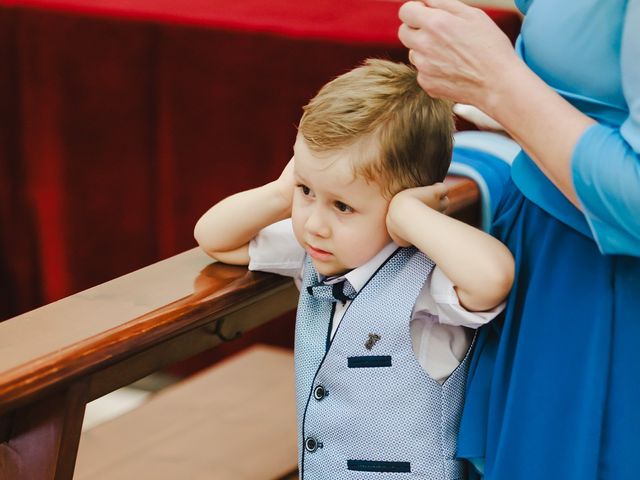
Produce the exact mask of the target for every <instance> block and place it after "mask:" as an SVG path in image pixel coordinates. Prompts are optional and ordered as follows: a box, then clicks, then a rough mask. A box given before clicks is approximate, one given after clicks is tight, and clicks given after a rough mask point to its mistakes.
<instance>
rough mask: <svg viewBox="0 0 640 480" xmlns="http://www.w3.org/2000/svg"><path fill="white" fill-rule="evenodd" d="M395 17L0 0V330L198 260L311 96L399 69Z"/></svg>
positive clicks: (246, 3) (307, 4) (371, 12)
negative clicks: (378, 70) (142, 274)
mask: <svg viewBox="0 0 640 480" xmlns="http://www.w3.org/2000/svg"><path fill="white" fill-rule="evenodd" d="M398 6H399V3H394V2H385V1H367V0H357V1H353V0H352V1H350V2H345V1H344V0H321V1H318V0H314V1H311V0H309V1H306V0H305V1H299V2H290V0H278V1H274V0H270V1H268V2H264V1H256V0H183V1H181V2H175V1H174V0H162V1H159V0H148V1H146V0H120V1H117V0H100V1H98V0H75V1H57V2H52V1H44V0H40V1H35V0H33V1H24V2H9V1H6V0H0V58H3V59H4V62H3V64H4V68H2V69H0V112H1V114H0V292H1V293H0V318H7V317H9V316H13V315H16V314H18V313H21V312H23V311H26V310H29V309H32V308H34V307H36V306H38V305H41V304H44V303H48V302H51V301H54V300H56V299H59V298H61V297H63V296H66V295H69V294H71V293H74V292H77V291H79V290H82V289H85V288H88V287H90V286H93V285H95V284H98V283H101V282H104V281H107V280H109V279H111V278H114V277H117V276H119V275H122V274H124V273H127V272H129V271H132V270H134V269H137V268H140V267H143V266H145V265H148V264H150V263H152V262H154V261H157V260H159V259H162V258H166V257H168V256H170V255H173V254H176V253H178V252H180V251H183V250H185V249H188V248H191V247H193V246H195V242H194V241H193V238H192V229H193V225H194V223H195V221H196V220H197V218H198V217H199V216H200V215H201V214H202V213H203V212H204V211H205V210H206V209H207V208H208V207H209V206H210V205H212V204H213V203H214V202H216V201H218V200H220V199H221V198H223V197H225V196H227V195H229V194H231V193H233V192H236V191H238V190H240V189H244V188H249V187H252V186H256V185H259V184H261V183H264V182H265V181H267V180H269V179H272V178H274V177H275V176H277V175H278V173H279V172H280V170H281V168H282V167H283V166H284V164H285V163H286V161H287V160H288V159H289V158H290V156H291V146H292V143H293V140H294V137H295V125H296V123H297V121H298V119H299V116H300V113H301V107H302V105H304V104H305V103H306V101H307V100H308V99H309V98H310V97H311V96H312V95H313V94H314V93H315V92H316V91H317V89H318V88H319V87H320V86H321V85H322V84H324V83H325V82H326V81H327V80H329V79H330V78H332V77H334V76H336V75H338V74H340V73H342V72H344V71H346V70H348V69H350V68H351V67H353V66H355V65H356V64H358V63H360V62H361V61H362V60H363V59H364V58H366V57H369V56H376V57H385V58H390V59H394V60H405V59H406V52H405V50H404V48H403V47H402V46H401V45H400V44H399V42H398V41H397V39H396V31H397V27H398V25H399V22H398V20H397V9H398ZM489 13H490V14H491V15H492V16H493V18H494V19H495V20H496V21H497V23H498V24H499V25H500V26H501V27H502V28H503V29H504V30H505V31H506V32H507V33H508V34H509V35H510V36H511V38H514V37H515V35H516V34H517V31H518V29H519V25H520V20H519V17H518V16H517V15H516V14H515V13H512V12H503V11H498V10H494V11H490V12H489Z"/></svg>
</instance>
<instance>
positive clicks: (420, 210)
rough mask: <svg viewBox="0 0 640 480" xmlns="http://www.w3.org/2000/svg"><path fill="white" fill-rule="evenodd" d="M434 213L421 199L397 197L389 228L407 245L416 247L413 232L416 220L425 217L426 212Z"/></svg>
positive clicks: (390, 209) (407, 196) (390, 206)
mask: <svg viewBox="0 0 640 480" xmlns="http://www.w3.org/2000/svg"><path fill="white" fill-rule="evenodd" d="M428 211H433V209H432V208H431V207H429V206H428V205H425V204H424V203H422V202H421V201H420V199H418V198H416V197H414V196H412V195H406V194H405V195H402V194H399V195H396V196H395V197H394V198H393V199H392V201H391V203H390V205H389V212H388V216H387V217H388V220H387V226H388V228H389V230H391V232H390V233H391V234H392V235H393V236H395V237H400V238H401V239H402V240H404V241H405V242H406V243H409V244H412V245H414V244H415V242H414V240H413V238H412V237H413V231H414V228H412V226H414V225H415V224H416V219H417V218H419V217H423V216H424V215H425V212H428Z"/></svg>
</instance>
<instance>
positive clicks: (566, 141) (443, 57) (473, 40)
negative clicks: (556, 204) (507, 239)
mask: <svg viewBox="0 0 640 480" xmlns="http://www.w3.org/2000/svg"><path fill="white" fill-rule="evenodd" d="M400 19H401V20H402V21H403V22H404V23H403V25H402V26H401V27H400V31H399V36H400V40H401V41H402V42H403V43H404V44H405V45H406V46H407V47H408V48H410V49H411V50H412V53H411V54H410V59H411V61H412V63H413V64H414V65H415V66H416V68H417V69H418V72H419V75H418V82H419V83H420V85H421V86H422V87H423V88H424V89H425V90H426V91H427V92H428V93H429V94H431V95H433V96H436V97H443V98H448V99H451V100H454V101H456V102H459V103H467V104H471V105H475V106H476V107H478V108H479V109H480V110H482V111H483V112H485V113H486V114H487V115H489V116H490V117H492V118H494V119H495V120H496V121H497V122H498V123H500V124H501V125H503V126H504V128H505V129H506V131H507V132H508V133H509V134H510V135H511V136H512V137H513V138H514V140H516V141H517V142H518V143H519V144H520V145H521V146H522V148H523V149H524V150H526V151H527V153H529V155H530V156H531V157H532V159H533V160H534V161H535V162H536V164H537V165H538V166H539V167H540V169H541V170H542V171H543V172H544V173H545V175H547V176H548V177H549V179H550V180H551V181H552V182H553V183H554V184H555V185H556V186H557V187H558V189H559V190H560V191H561V192H562V193H563V194H564V195H565V196H566V197H567V198H568V199H569V200H570V201H571V202H572V203H574V204H575V205H576V206H577V205H578V201H577V199H576V194H575V190H574V188H573V181H572V176H571V155H572V152H573V150H574V148H575V145H576V143H577V142H578V139H579V138H580V136H581V135H582V134H583V132H584V131H585V130H586V129H587V128H588V127H589V126H590V125H592V124H593V123H594V121H593V120H591V119H590V118H589V117H587V116H586V115H584V114H582V113H581V112H580V111H578V110H576V109H575V108H574V107H573V106H571V105H570V104H569V103H568V102H566V101H565V100H564V99H563V98H562V97H560V95H558V94H557V93H556V92H555V91H554V90H553V89H552V88H550V87H549V86H548V85H547V84H545V83H544V82H543V81H542V80H541V79H540V78H539V77H538V76H536V75H535V74H534V73H533V72H532V71H531V70H530V69H529V68H528V67H527V66H526V65H525V64H524V62H522V60H521V59H520V58H519V57H518V56H517V54H516V52H515V51H514V49H513V47H512V46H511V42H510V41H509V39H508V38H507V37H506V35H504V33H502V31H500V29H499V28H498V27H497V26H496V25H495V23H494V22H493V21H492V20H491V19H490V18H489V17H488V16H487V15H486V14H485V13H484V12H483V11H482V10H480V9H477V8H473V7H470V6H468V5H465V4H463V3H461V2H459V1H457V0H426V1H425V2H424V3H423V2H417V1H416V2H408V3H405V4H404V5H403V6H402V7H401V9H400Z"/></svg>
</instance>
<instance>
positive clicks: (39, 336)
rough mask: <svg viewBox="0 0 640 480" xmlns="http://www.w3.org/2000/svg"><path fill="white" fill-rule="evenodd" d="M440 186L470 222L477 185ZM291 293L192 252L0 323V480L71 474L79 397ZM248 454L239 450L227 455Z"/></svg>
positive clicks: (185, 350) (289, 302)
mask: <svg viewBox="0 0 640 480" xmlns="http://www.w3.org/2000/svg"><path fill="white" fill-rule="evenodd" d="M447 183H448V184H449V187H450V200H451V206H450V214H451V215H453V216H455V217H457V218H460V219H461V220H464V221H467V222H469V223H472V224H475V225H477V224H478V223H479V217H480V216H479V205H478V190H477V188H476V186H475V185H474V184H473V183H472V182H471V181H470V180H466V179H461V178H455V177H451V178H448V179H447ZM296 299H297V291H296V289H295V287H294V286H293V284H292V282H291V281H290V280H288V279H286V278H282V277H278V276H276V275H271V274H263V273H255V272H248V271H247V270H246V268H241V267H234V266H229V265H224V264H220V263H212V261H211V259H210V258H208V257H207V256H206V255H204V254H203V253H202V252H201V251H199V250H198V249H192V250H189V251H187V252H184V253H182V254H180V255H177V256H175V257H172V258H169V259H167V260H164V261H161V262H158V263H156V264H153V265H150V266H148V267H146V268H143V269H141V270H138V271H136V272H133V273H131V274H129V275H125V276H123V277H120V278H117V279H115V280H112V281H110V282H107V283H104V284H102V285H99V286H97V287H94V288H91V289H89V290H86V291H83V292H80V293H78V294H75V295H72V296H70V297H67V298H65V299H63V300H60V301H58V302H55V303H52V304H49V305H46V306H44V307H42V308H39V309H36V310H33V311H31V312H28V313H26V314H23V315H20V316H18V317H14V318H12V319H9V320H7V321H5V322H2V323H0V478H1V479H11V480H49V479H55V480H70V479H72V478H73V476H74V469H75V464H76V456H77V452H78V445H79V442H80V433H81V426H82V420H83V415H84V410H85V406H86V404H87V402H89V401H91V400H93V399H96V398H98V397H100V396H102V395H105V394H106V393H109V392H111V391H114V390H116V389H118V388H120V387H122V386H125V385H128V384H130V383H131V382H133V381H135V380H138V379H140V378H142V377H144V376H146V375H148V374H150V373H152V372H155V371H157V370H160V369H162V368H164V367H166V366H168V365H171V364H172V363H175V362H177V361H179V360H182V359H184V358H187V357H189V356H192V355H195V354H196V353H199V352H202V351H204V350H207V349H210V348H213V347H215V346H216V345H218V344H220V343H221V342H223V341H228V340H230V339H233V338H235V337H236V336H237V335H239V334H241V333H242V332H245V331H248V330H250V329H252V328H254V327H256V326H258V325H260V324H263V323H265V322H267V321H269V320H271V319H273V318H276V317H277V316H279V315H281V314H282V313H284V312H287V311H290V310H292V309H293V308H295V304H296ZM232 361H233V360H232ZM237 365H238V364H235V366H237ZM249 365H251V363H250V362H249ZM216 368H221V369H223V368H225V363H224V362H223V364H222V365H220V366H215V367H214V369H216ZM249 368H250V367H249ZM280 368H282V367H280ZM285 369H286V367H285ZM283 371H284V369H283ZM206 375H211V378H213V379H214V381H219V382H222V383H225V382H228V381H229V376H228V374H225V373H224V372H223V374H221V375H218V376H217V377H219V378H222V380H216V379H215V377H216V375H214V374H212V373H209V372H207V373H206ZM231 376H232V377H233V378H236V377H237V375H231ZM238 378H239V377H238ZM196 380H197V379H196ZM185 385H186V387H188V386H189V385H191V384H190V381H189V380H188V381H187V383H186V384H185ZM186 387H185V391H187V392H189V391H190V390H189V388H186ZM220 387H222V385H220ZM181 388H182V387H181V386H180V385H177V386H173V387H171V392H170V393H171V395H179V392H180V390H181ZM216 390H217V388H216V386H215V385H214V386H213V387H210V391H216ZM271 407H272V408H276V409H277V408H283V407H282V405H271ZM141 408H142V409H144V408H146V407H145V406H142V407H141ZM286 408H289V407H286ZM204 412H205V413H204V414H205V415H206V416H207V417H210V416H215V415H220V416H222V415H224V414H225V412H224V411H208V410H205V411H204ZM170 413H171V412H157V413H155V415H158V417H161V418H158V419H157V421H158V422H159V423H163V424H166V425H169V424H170V423H171V422H180V418H179V417H178V418H172V417H171V415H170ZM233 425H234V424H233V422H231V423H229V422H226V423H225V422H220V423H219V424H216V429H217V430H216V432H215V434H216V435H217V436H219V437H221V438H230V437H231V436H233V435H234V434H235V433H234V431H233V430H234V429H233ZM256 428H260V427H259V425H258V424H257V425H256ZM184 434H185V435H187V433H186V432H185V433H184ZM113 441H114V442H119V443H126V442H127V438H120V437H118V438H113ZM185 441H186V440H185ZM292 441H293V442H295V439H292ZM262 446H263V447H266V448H277V446H278V444H277V442H271V443H270V444H269V443H267V444H264V445H262ZM251 453H252V452H251V448H250V447H249V448H247V447H244V448H243V449H242V451H238V452H236V454H235V455H236V457H235V459H236V460H237V461H238V462H242V461H246V460H245V457H247V456H250V455H251ZM167 454H168V455H169V454H170V452H168V453H167ZM227 455H229V457H230V458H233V455H234V453H232V452H230V453H228V454H227ZM114 478H115V477H114ZM194 478H195V477H194ZM199 478H200V477H199ZM201 478H216V477H213V476H207V472H206V471H205V472H201ZM220 478H222V477H220ZM264 478H273V477H269V476H268V475H267V476H265V477H264Z"/></svg>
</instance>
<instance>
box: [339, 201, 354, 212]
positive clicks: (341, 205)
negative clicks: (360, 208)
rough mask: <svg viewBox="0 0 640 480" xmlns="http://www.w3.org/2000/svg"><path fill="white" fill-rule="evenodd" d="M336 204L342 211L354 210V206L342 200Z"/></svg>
mask: <svg viewBox="0 0 640 480" xmlns="http://www.w3.org/2000/svg"><path fill="white" fill-rule="evenodd" d="M335 206H336V208H337V209H338V210H340V211H341V212H344V213H351V212H353V208H351V207H350V206H349V205H347V204H346V203H342V202H336V203H335Z"/></svg>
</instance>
